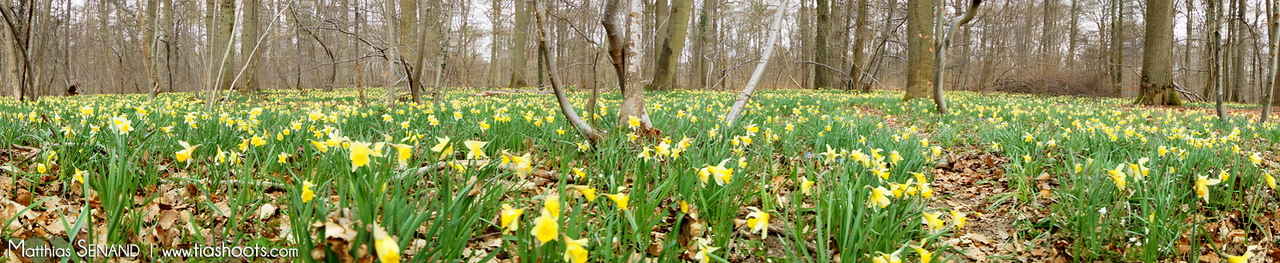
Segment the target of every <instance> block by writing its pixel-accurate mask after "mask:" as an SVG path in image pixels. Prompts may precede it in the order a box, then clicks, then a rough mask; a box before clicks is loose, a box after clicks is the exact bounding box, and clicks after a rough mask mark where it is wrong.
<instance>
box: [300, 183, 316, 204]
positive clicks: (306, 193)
mask: <svg viewBox="0 0 1280 263" xmlns="http://www.w3.org/2000/svg"><path fill="white" fill-rule="evenodd" d="M312 186H315V184H312V183H311V181H302V202H303V203H306V202H311V198H315V197H316V192H315V191H311V187H312Z"/></svg>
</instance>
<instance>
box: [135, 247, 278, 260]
mask: <svg viewBox="0 0 1280 263" xmlns="http://www.w3.org/2000/svg"><path fill="white" fill-rule="evenodd" d="M160 257H165V258H223V257H233V258H297V257H298V249H297V248H272V247H260V246H246V247H209V246H200V245H196V246H192V247H189V248H174V249H160Z"/></svg>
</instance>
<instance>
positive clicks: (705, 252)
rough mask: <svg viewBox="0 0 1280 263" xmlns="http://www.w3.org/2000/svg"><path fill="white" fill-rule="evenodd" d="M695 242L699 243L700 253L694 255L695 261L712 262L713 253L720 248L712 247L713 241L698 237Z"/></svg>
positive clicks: (699, 262) (700, 262)
mask: <svg viewBox="0 0 1280 263" xmlns="http://www.w3.org/2000/svg"><path fill="white" fill-rule="evenodd" d="M694 240H695V241H697V242H698V253H696V254H693V260H694V261H697V262H698V263H709V262H711V253H712V252H715V251H716V250H717V249H720V248H718V247H713V246H711V240H709V239H705V238H701V237H696V238H694Z"/></svg>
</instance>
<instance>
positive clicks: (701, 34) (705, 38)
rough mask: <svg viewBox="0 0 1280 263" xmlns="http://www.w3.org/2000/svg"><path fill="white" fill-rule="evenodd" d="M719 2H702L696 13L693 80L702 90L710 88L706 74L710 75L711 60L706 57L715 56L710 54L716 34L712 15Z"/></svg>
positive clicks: (711, 0) (708, 0)
mask: <svg viewBox="0 0 1280 263" xmlns="http://www.w3.org/2000/svg"><path fill="white" fill-rule="evenodd" d="M720 1H721V0H704V1H703V2H702V10H701V11H700V12H698V28H697V30H698V33H697V35H696V36H695V37H696V39H694V44H693V45H694V47H693V48H694V50H693V52H694V53H693V62H694V65H695V67H697V71H696V72H695V73H694V74H696V76H694V78H693V79H694V80H696V81H697V84H694V86H695V87H697V88H699V89H704V88H707V87H710V86H711V83H709V82H708V81H710V79H709V76H708V74H710V73H711V65H712V63H713V62H712V61H713V60H712V59H710V58H707V56H708V55H711V54H715V52H711V47H712V35H713V34H715V33H716V31H715V30H716V26H715V23H716V21H715V19H712V17H711V16H712V14H713V13H714V12H715V11H716V9H718V8H719V5H720Z"/></svg>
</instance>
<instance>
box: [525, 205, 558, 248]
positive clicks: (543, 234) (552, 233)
mask: <svg viewBox="0 0 1280 263" xmlns="http://www.w3.org/2000/svg"><path fill="white" fill-rule="evenodd" d="M530 233H531V234H532V235H533V237H534V238H537V239H538V241H539V242H541V243H547V242H548V241H551V240H555V239H556V236H557V235H559V233H560V226H559V223H556V219H555V217H552V216H551V212H549V211H547V210H546V209H542V215H541V216H538V218H537V219H534V220H533V230H532V231H530ZM541 243H539V244H541Z"/></svg>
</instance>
